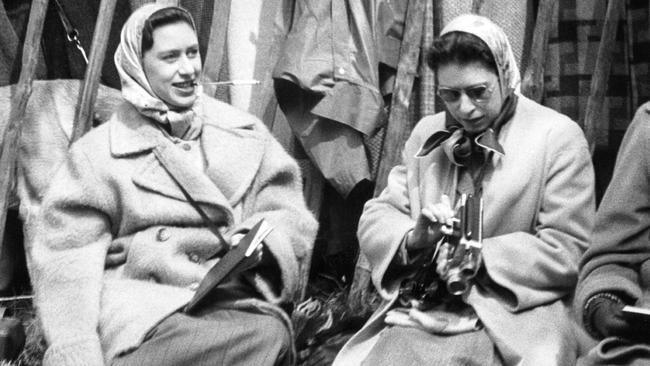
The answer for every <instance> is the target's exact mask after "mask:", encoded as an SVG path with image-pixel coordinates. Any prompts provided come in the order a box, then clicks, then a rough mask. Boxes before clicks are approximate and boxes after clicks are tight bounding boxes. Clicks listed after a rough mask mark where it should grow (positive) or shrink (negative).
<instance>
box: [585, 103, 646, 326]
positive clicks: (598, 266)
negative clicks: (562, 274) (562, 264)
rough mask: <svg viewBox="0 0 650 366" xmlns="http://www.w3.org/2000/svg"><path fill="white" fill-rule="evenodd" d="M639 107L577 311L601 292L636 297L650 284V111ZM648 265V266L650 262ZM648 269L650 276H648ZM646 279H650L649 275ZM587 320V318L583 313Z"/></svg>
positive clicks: (606, 200) (605, 203)
mask: <svg viewBox="0 0 650 366" xmlns="http://www.w3.org/2000/svg"><path fill="white" fill-rule="evenodd" d="M647 107H648V105H645V106H643V107H641V108H640V109H639V111H638V112H637V114H636V116H635V118H634V120H633V121H632V123H631V124H630V127H629V129H628V131H627V132H626V134H625V137H624V139H623V141H622V143H621V147H620V150H619V153H618V157H617V159H616V166H615V168H614V173H613V176H612V180H611V182H610V184H609V187H608V189H607V191H606V192H605V195H604V196H603V199H602V202H601V204H600V207H599V210H598V216H597V221H596V228H595V230H594V236H593V245H592V247H591V248H589V250H587V252H586V253H585V256H584V258H583V260H582V262H581V268H580V280H579V284H578V290H577V294H576V301H575V303H576V310H577V312H578V313H579V314H582V310H583V308H584V305H585V303H586V302H587V300H588V299H589V298H590V297H591V296H592V295H594V294H596V293H599V292H615V293H619V294H621V295H624V296H623V297H627V298H629V299H631V300H632V301H635V300H637V299H639V298H640V297H641V294H642V289H641V287H640V284H641V283H644V282H645V283H646V284H647V283H650V282H648V281H649V280H650V276H648V275H647V274H650V272H648V271H647V268H648V265H650V262H647V261H648V259H650V239H649V236H650V198H649V196H648V195H649V194H650V184H649V178H650V161H648V160H649V158H648V157H649V154H650V146H649V142H650V115H649V112H648V111H647ZM644 263H645V265H644ZM644 273H646V276H643V274H644ZM644 277H645V278H644ZM581 319H582V316H581Z"/></svg>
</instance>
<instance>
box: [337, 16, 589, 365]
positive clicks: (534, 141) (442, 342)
mask: <svg viewBox="0 0 650 366" xmlns="http://www.w3.org/2000/svg"><path fill="white" fill-rule="evenodd" d="M428 62H429V66H430V67H432V68H433V69H434V70H435V71H436V77H437V85H438V95H439V96H440V97H441V99H442V101H443V102H444V105H445V109H446V111H445V112H443V113H438V114H436V115H434V116H428V117H425V118H423V119H422V120H421V121H419V123H418V124H417V125H416V127H415V129H414V130H413V132H412V134H411V136H410V138H409V139H408V141H407V142H406V145H405V148H404V152H403V162H402V164H401V165H398V166H396V167H394V168H393V170H392V171H391V173H390V175H389V177H388V184H387V187H386V189H385V190H384V191H383V192H382V193H381V195H380V196H379V197H377V198H375V199H372V200H370V201H369V202H368V203H367V204H366V206H365V208H364V212H363V215H362V217H361V220H360V223H359V231H358V235H359V242H360V246H361V250H362V252H363V254H364V255H365V256H366V257H367V258H368V260H369V263H370V265H371V270H372V281H373V284H374V285H375V287H376V288H377V290H378V292H379V295H380V296H381V297H382V298H383V302H382V304H381V305H380V306H379V308H378V309H377V311H376V312H375V313H374V314H373V316H372V317H371V318H370V319H369V320H368V322H367V323H366V325H364V327H363V328H362V329H361V330H360V331H359V332H358V333H357V334H355V335H354V336H353V337H352V338H351V339H350V340H349V341H348V343H347V344H346V345H345V346H344V347H343V349H342V350H341V352H340V353H339V354H338V356H337V359H336V361H335V363H334V364H335V365H358V364H361V365H373V366H378V365H425V364H426V365H429V364H431V365H574V364H575V360H576V357H577V354H578V353H579V352H580V351H581V349H580V344H578V343H579V340H580V339H582V338H581V337H584V336H585V335H584V334H581V333H579V329H578V328H577V327H575V326H574V321H573V320H572V318H571V315H570V310H569V309H570V307H569V304H570V301H571V297H572V294H573V291H574V287H575V284H576V280H577V269H578V261H579V259H580V256H581V254H582V253H583V251H584V250H585V249H586V247H587V243H588V238H589V235H590V233H591V229H592V226H593V220H594V209H595V204H594V173H593V167H592V163H591V158H590V153H589V150H588V147H587V143H586V141H585V138H584V135H583V133H582V131H581V130H580V128H579V126H578V125H577V124H576V123H574V122H573V121H571V120H570V119H569V118H567V117H566V116H563V115H561V114H559V113H557V112H555V111H553V110H550V109H548V108H546V107H544V106H541V105H539V104H537V103H535V102H533V101H531V100H529V99H527V98H526V97H524V96H522V95H521V94H519V92H518V85H519V81H520V79H519V71H518V69H517V66H516V63H515V60H514V57H513V55H512V51H511V50H510V45H509V43H508V40H507V37H506V35H505V34H504V33H503V31H502V30H501V29H500V28H499V27H498V26H496V25H495V24H494V23H492V22H491V21H490V20H488V19H486V18H484V17H480V16H477V15H462V16H460V17H457V18H455V19H454V20H452V21H451V22H450V23H449V24H448V25H447V26H446V27H445V28H444V29H443V31H442V32H441V36H440V37H439V38H438V39H437V40H436V41H435V42H434V44H433V47H432V50H431V52H430V55H429V59H428ZM467 195H472V197H473V198H474V199H481V200H482V202H483V225H482V238H483V240H482V246H481V248H480V256H478V257H476V256H475V257H474V258H478V260H477V261H475V262H474V263H477V264H478V267H477V268H478V269H476V270H475V272H474V274H475V276H474V277H471V276H468V277H469V280H468V287H467V288H466V289H461V290H460V291H456V290H457V289H455V288H454V289H452V288H451V286H450V287H449V288H448V287H447V283H448V282H447V281H446V280H447V279H448V277H446V276H447V275H448V274H449V273H451V272H447V270H448V268H449V267H448V266H449V263H451V262H447V261H445V259H446V258H447V256H446V254H448V253H449V252H450V250H449V247H448V246H446V245H440V246H438V244H441V243H447V242H449V238H450V237H451V236H452V235H456V234H454V230H456V229H453V227H454V225H457V224H455V223H454V220H455V219H454V218H453V217H454V215H455V211H454V209H453V208H454V207H457V206H458V202H459V201H460V200H461V197H469V196H467ZM474 239H475V241H474V244H476V239H477V238H476V237H474ZM479 246H480V245H479ZM434 248H438V249H437V250H435V251H437V252H438V253H437V255H436V253H435V252H434ZM433 256H435V257H433ZM432 257H433V258H435V259H434V262H433V265H432V266H430V267H429V268H430V269H429V271H435V272H434V276H437V277H436V279H435V281H434V282H433V283H434V284H435V286H432V287H430V290H428V289H425V292H424V293H425V294H426V295H427V297H426V299H424V298H423V297H417V298H415V297H410V296H409V295H408V294H409V289H412V288H413V287H409V286H410V285H412V284H413V282H411V280H412V279H414V276H416V275H420V274H421V273H420V272H419V271H420V270H421V268H423V265H424V264H426V263H427V261H429V260H430V258H432ZM425 284H426V283H425ZM427 291H429V292H427ZM454 293H459V294H457V295H454ZM411 294H412V292H411ZM423 299H424V300H423ZM425 300H426V301H425Z"/></svg>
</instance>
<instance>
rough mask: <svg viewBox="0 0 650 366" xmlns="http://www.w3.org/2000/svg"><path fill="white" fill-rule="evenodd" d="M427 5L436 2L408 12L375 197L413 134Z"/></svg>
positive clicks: (412, 4)
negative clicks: (413, 104) (415, 90)
mask: <svg viewBox="0 0 650 366" xmlns="http://www.w3.org/2000/svg"><path fill="white" fill-rule="evenodd" d="M425 1H432V0H410V1H409V4H408V8H407V10H406V26H405V30H404V38H403V39H402V45H401V47H400V56H399V62H398V64H397V77H396V78H395V88H394V90H393V96H392V100H391V108H390V114H389V116H388V124H387V125H386V137H385V138H384V143H383V145H382V152H381V156H380V161H379V170H378V172H377V180H376V182H377V183H376V185H375V196H377V195H379V193H381V191H383V190H384V188H385V187H386V181H387V179H388V174H389V173H390V170H391V169H392V168H393V167H394V166H395V165H397V164H399V163H400V162H401V157H402V149H403V148H404V143H405V142H406V139H407V138H408V136H409V135H410V134H411V123H410V122H409V104H410V101H411V92H412V91H413V80H414V78H415V75H417V69H418V62H419V60H420V45H421V42H422V26H423V23H424V11H425Z"/></svg>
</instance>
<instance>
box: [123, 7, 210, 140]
mask: <svg viewBox="0 0 650 366" xmlns="http://www.w3.org/2000/svg"><path fill="white" fill-rule="evenodd" d="M164 8H170V6H164V5H159V4H155V3H150V4H146V5H143V6H141V7H140V8H138V9H137V10H136V11H134V12H133V14H131V16H130V17H129V19H128V20H127V21H126V23H125V24H124V27H123V28H122V33H121V35H120V44H119V45H118V47H117V51H115V66H116V67H117V72H118V73H119V75H120V80H121V83H122V97H124V99H125V100H126V101H127V102H129V103H131V104H132V105H133V106H134V107H135V108H136V109H137V110H138V111H139V112H140V113H141V114H143V115H145V116H147V117H149V118H151V119H153V120H154V121H156V122H157V123H160V124H162V125H166V126H169V131H170V133H171V135H173V136H176V137H179V138H182V139H184V140H194V139H196V138H197V137H198V136H199V135H200V134H201V127H202V122H201V119H200V118H197V117H196V115H197V114H196V109H197V107H198V105H199V103H200V98H199V99H197V100H196V101H195V102H194V105H193V106H192V107H191V108H188V109H184V110H171V109H170V108H169V106H168V105H167V104H166V103H165V102H164V101H162V100H161V99H160V98H159V97H158V96H157V95H156V93H154V91H153V89H152V88H151V85H150V84H149V81H148V80H147V76H146V75H145V72H144V66H143V64H142V56H143V54H142V30H143V28H144V24H145V22H146V21H147V19H149V17H150V16H151V15H152V14H153V13H155V12H157V11H158V10H161V9H164ZM173 8H177V9H180V10H182V11H184V12H187V11H186V10H185V9H183V8H178V7H173ZM188 15H189V13H188ZM190 19H191V16H190ZM191 26H192V28H193V29H196V27H195V26H194V24H191ZM196 88H198V89H197V90H196V92H197V95H199V96H200V95H201V94H202V89H201V86H200V85H199V86H197V87H196Z"/></svg>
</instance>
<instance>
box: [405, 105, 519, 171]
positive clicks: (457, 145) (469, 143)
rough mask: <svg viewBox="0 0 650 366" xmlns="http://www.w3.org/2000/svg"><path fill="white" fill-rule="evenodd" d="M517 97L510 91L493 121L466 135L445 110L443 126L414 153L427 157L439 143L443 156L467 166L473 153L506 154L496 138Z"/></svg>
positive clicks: (508, 118) (514, 107)
mask: <svg viewBox="0 0 650 366" xmlns="http://www.w3.org/2000/svg"><path fill="white" fill-rule="evenodd" d="M517 99H518V97H517V95H516V94H512V95H511V96H510V97H509V98H508V99H506V101H505V102H504V104H503V108H502V109H501V112H500V113H499V115H498V116H497V117H496V119H495V120H494V122H493V123H492V127H489V128H488V129H486V130H485V131H483V132H482V133H480V134H478V135H476V136H471V135H470V134H468V133H467V131H465V129H464V128H463V127H462V126H461V124H460V123H458V122H457V121H456V120H455V119H454V118H453V117H452V116H451V114H449V113H447V114H446V119H445V129H444V130H442V131H437V132H435V133H434V134H433V135H431V136H430V137H429V138H428V139H427V140H426V141H425V142H424V144H423V145H422V147H420V150H419V151H418V152H417V154H416V155H415V156H416V157H423V156H426V155H428V154H429V153H430V152H431V151H433V150H434V149H435V148H437V147H438V146H442V148H443V150H444V152H445V155H447V157H448V158H449V160H450V161H451V162H452V163H454V164H456V165H461V166H466V165H467V163H468V161H469V159H470V158H471V157H472V156H473V155H474V154H482V155H484V156H486V155H488V154H490V153H494V154H497V155H501V156H503V155H505V154H506V153H505V151H504V149H503V146H501V144H500V143H499V141H498V134H499V132H500V131H501V128H502V127H503V125H504V124H505V123H507V122H508V121H509V120H510V119H511V118H512V116H513V115H514V114H515V110H516V107H517Z"/></svg>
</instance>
